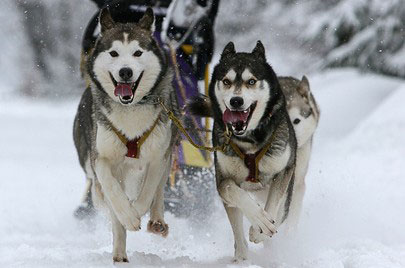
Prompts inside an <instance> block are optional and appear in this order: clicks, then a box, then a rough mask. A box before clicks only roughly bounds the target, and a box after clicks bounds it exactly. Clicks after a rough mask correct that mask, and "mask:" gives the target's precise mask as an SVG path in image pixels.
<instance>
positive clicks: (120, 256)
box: [110, 209, 128, 262]
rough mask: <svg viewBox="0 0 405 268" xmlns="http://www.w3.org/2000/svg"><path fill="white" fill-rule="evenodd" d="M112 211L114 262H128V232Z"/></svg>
mask: <svg viewBox="0 0 405 268" xmlns="http://www.w3.org/2000/svg"><path fill="white" fill-rule="evenodd" d="M110 210H111V213H110V214H111V224H112V233H113V261H114V262H128V257H127V250H126V246H127V230H125V228H124V226H122V224H121V222H120V221H119V220H118V218H117V216H115V213H114V211H113V210H112V209H110Z"/></svg>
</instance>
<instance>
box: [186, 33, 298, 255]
mask: <svg viewBox="0 0 405 268" xmlns="http://www.w3.org/2000/svg"><path fill="white" fill-rule="evenodd" d="M251 79H253V80H254V81H253V82H252V81H251ZM235 96H237V97H242V98H243V100H244V101H243V103H244V104H243V105H242V106H241V107H239V109H238V111H245V112H247V113H249V117H248V120H247V121H246V122H245V123H244V124H242V126H241V125H239V126H238V125H237V124H236V125H233V124H227V123H224V121H223V117H224V115H225V113H226V110H227V109H228V110H230V109H232V107H231V106H232V104H231V103H232V98H234V97H235ZM207 103H208V105H207ZM188 107H189V108H190V110H191V112H192V113H194V114H197V115H204V116H207V115H213V117H214V127H213V145H214V146H217V145H222V144H224V143H225V141H226V139H225V136H226V127H228V128H229V129H230V130H231V131H232V133H233V135H232V137H231V141H232V142H233V143H235V144H236V145H237V146H238V147H239V148H240V149H241V150H242V151H243V152H244V153H256V152H258V151H260V150H261V149H262V148H263V147H264V146H265V145H266V144H267V143H269V142H270V140H271V139H273V138H274V140H273V142H272V143H271V147H270V148H269V149H268V150H267V151H266V154H265V156H264V157H263V158H262V159H261V160H260V162H259V180H260V182H258V183H253V182H248V181H246V180H245V179H246V176H247V175H248V169H247V167H246V166H245V164H244V162H243V160H242V159H240V158H239V156H238V155H237V154H236V153H235V151H234V150H233V149H232V148H231V147H230V146H229V145H228V146H226V149H225V152H216V153H215V155H214V156H215V170H216V180H217V189H218V192H219V195H220V196H221V198H222V200H223V203H224V206H225V210H226V212H227V215H228V218H229V221H230V223H231V226H232V230H233V233H234V237H235V259H236V260H244V259H246V258H247V243H246V240H245V238H244V234H243V222H242V219H243V215H244V216H246V217H247V218H248V219H249V221H250V223H251V224H252V226H251V228H250V231H249V237H250V241H252V242H256V243H258V242H260V241H263V240H264V239H265V238H266V237H269V236H272V235H273V234H274V233H275V232H276V229H277V227H278V226H279V225H280V224H281V223H282V222H283V221H284V219H285V218H286V217H287V215H288V211H289V203H290V201H291V200H290V198H291V194H292V187H293V184H294V170H295V157H296V147H297V143H296V138H295V134H294V129H293V126H292V124H291V122H290V119H289V116H288V113H287V110H286V100H285V98H284V95H283V93H282V91H281V88H280V85H279V82H278V79H277V76H276V74H275V73H274V71H273V69H272V68H271V67H270V65H269V64H268V63H267V62H266V57H265V49H264V47H263V45H262V43H261V42H260V41H258V43H257V45H256V47H255V48H254V49H253V51H252V53H236V51H235V48H234V45H233V43H232V42H230V43H229V44H228V45H227V46H226V47H225V49H224V51H223V53H222V55H221V59H220V62H219V64H218V65H217V66H216V67H215V69H214V73H213V75H212V79H211V83H210V87H209V101H206V100H204V99H201V98H199V99H198V98H197V99H194V100H191V102H190V103H189V104H188ZM209 108H211V109H209ZM228 112H229V111H228ZM252 195H254V196H256V197H258V198H259V197H264V199H265V201H264V202H260V201H257V200H256V198H254V197H252ZM283 204H284V206H283ZM280 211H282V212H281V213H280ZM279 214H280V215H281V217H279V218H277V215H279Z"/></svg>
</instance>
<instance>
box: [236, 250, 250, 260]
mask: <svg viewBox="0 0 405 268" xmlns="http://www.w3.org/2000/svg"><path fill="white" fill-rule="evenodd" d="M247 259H248V257H247V250H242V251H240V250H239V251H238V250H236V251H235V256H234V258H233V262H234V263H241V262H244V261H246V260H247Z"/></svg>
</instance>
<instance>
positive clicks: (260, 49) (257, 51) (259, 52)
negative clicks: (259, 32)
mask: <svg viewBox="0 0 405 268" xmlns="http://www.w3.org/2000/svg"><path fill="white" fill-rule="evenodd" d="M252 54H253V55H255V56H256V57H258V58H262V59H265V58H266V50H265V48H264V46H263V43H262V41H260V40H258V41H257V43H256V46H255V48H254V49H253V50H252Z"/></svg>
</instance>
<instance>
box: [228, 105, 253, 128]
mask: <svg viewBox="0 0 405 268" xmlns="http://www.w3.org/2000/svg"><path fill="white" fill-rule="evenodd" d="M248 117H249V112H248V111H231V110H229V109H228V108H227V109H226V110H225V112H224V114H223V115H222V120H223V121H224V123H226V124H227V123H237V122H243V123H245V122H246V121H247V119H248Z"/></svg>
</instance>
